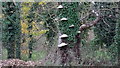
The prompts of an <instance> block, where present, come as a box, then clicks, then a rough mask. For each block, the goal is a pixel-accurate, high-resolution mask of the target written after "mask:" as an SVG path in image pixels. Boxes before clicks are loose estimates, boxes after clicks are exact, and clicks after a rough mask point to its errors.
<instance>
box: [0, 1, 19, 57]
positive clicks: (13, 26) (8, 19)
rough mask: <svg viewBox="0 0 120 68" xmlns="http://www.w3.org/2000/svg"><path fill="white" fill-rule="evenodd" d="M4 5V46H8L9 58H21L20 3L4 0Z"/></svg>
mask: <svg viewBox="0 0 120 68" xmlns="http://www.w3.org/2000/svg"><path fill="white" fill-rule="evenodd" d="M2 5H3V13H4V21H3V46H4V47H6V48H7V52H8V59H10V58H19V59H20V57H21V55H20V52H21V51H20V44H21V41H20V40H21V26H20V15H19V14H20V3H13V2H3V3H2Z"/></svg>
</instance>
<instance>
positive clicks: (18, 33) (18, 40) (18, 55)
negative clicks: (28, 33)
mask: <svg viewBox="0 0 120 68" xmlns="http://www.w3.org/2000/svg"><path fill="white" fill-rule="evenodd" d="M16 5H17V6H16V7H17V11H16V23H15V24H16V34H15V35H16V36H15V38H16V58H18V59H20V58H21V49H20V46H21V24H20V3H16Z"/></svg>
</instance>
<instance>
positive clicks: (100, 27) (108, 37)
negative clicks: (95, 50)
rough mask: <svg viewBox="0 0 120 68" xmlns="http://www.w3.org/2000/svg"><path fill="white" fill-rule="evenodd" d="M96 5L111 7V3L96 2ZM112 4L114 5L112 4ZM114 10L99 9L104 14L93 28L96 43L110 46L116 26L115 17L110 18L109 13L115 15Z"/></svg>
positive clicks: (105, 7)
mask: <svg viewBox="0 0 120 68" xmlns="http://www.w3.org/2000/svg"><path fill="white" fill-rule="evenodd" d="M98 4H99V5H98V6H104V7H103V8H100V9H110V8H111V7H112V5H113V4H112V3H98ZM113 6H114V5H113ZM114 13H115V10H114V11H101V14H102V15H105V17H104V18H103V20H101V21H100V22H99V23H98V24H97V25H96V26H95V28H94V32H95V35H96V39H97V38H99V39H97V43H100V46H103V44H106V46H110V45H111V44H113V42H114V36H115V28H116V24H115V23H116V19H115V18H110V17H109V15H112V16H114V17H115V14H114Z"/></svg>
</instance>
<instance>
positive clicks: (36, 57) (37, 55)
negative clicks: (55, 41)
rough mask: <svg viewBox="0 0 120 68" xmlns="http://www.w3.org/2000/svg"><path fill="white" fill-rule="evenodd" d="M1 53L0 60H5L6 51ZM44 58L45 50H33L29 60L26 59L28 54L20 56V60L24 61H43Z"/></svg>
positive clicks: (3, 50)
mask: <svg viewBox="0 0 120 68" xmlns="http://www.w3.org/2000/svg"><path fill="white" fill-rule="evenodd" d="M2 52H3V54H2V58H0V60H5V59H7V50H6V49H2ZM45 56H46V51H45V50H41V51H36V50H34V51H33V54H32V58H31V59H29V58H28V54H22V55H21V59H22V60H25V61H27V60H31V61H37V60H41V59H43V58H44V57H45Z"/></svg>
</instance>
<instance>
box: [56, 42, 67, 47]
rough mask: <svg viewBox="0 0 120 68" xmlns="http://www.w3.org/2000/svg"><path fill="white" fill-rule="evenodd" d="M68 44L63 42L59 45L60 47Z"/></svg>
mask: <svg viewBox="0 0 120 68" xmlns="http://www.w3.org/2000/svg"><path fill="white" fill-rule="evenodd" d="M66 45H67V44H66V43H61V44H60V45H58V47H59V48H60V47H63V46H66Z"/></svg>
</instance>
